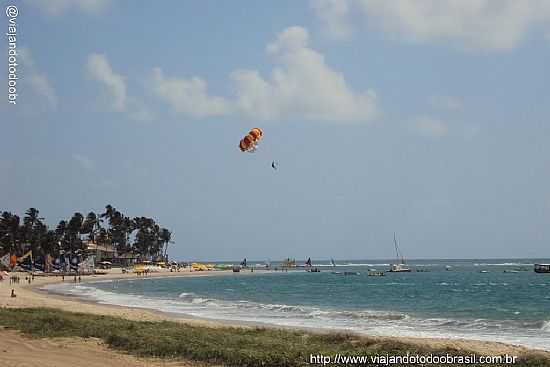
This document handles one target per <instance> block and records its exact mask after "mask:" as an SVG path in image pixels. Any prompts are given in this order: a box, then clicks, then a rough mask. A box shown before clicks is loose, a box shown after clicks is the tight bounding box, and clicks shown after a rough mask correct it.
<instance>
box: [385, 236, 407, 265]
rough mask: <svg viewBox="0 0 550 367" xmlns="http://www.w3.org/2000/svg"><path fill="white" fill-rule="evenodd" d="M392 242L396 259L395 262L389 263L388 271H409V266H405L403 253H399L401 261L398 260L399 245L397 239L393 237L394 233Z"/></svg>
mask: <svg viewBox="0 0 550 367" xmlns="http://www.w3.org/2000/svg"><path fill="white" fill-rule="evenodd" d="M393 244H394V245H395V254H396V258H397V261H396V263H395V264H391V266H390V270H389V272H391V273H410V272H411V268H409V267H407V266H406V264H405V259H404V258H403V255H401V262H399V246H398V245H397V239H396V238H395V233H394V234H393Z"/></svg>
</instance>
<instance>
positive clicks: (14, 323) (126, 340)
mask: <svg viewBox="0 0 550 367" xmlns="http://www.w3.org/2000/svg"><path fill="white" fill-rule="evenodd" d="M0 325H1V326H3V327H6V328H10V329H16V330H20V331H21V332H23V333H24V334H26V335H29V336H32V337H82V338H88V337H94V338H99V339H102V340H103V341H104V342H105V343H106V344H107V345H108V346H109V347H111V348H113V349H116V350H119V351H124V352H127V353H130V354H133V355H136V356H141V357H160V358H170V359H178V358H179V359H188V360H195V361H201V362H207V363H216V364H223V365H226V366H309V365H310V363H309V357H310V354H314V355H317V354H323V355H335V354H336V353H340V354H342V355H375V354H379V355H386V354H389V355H405V354H407V352H408V353H410V354H423V355H426V354H430V353H433V354H439V355H445V354H447V353H449V354H451V355H467V354H470V353H469V352H468V351H463V350H454V349H441V348H440V349H435V348H433V349H430V348H420V347H418V346H415V345H411V344H406V343H402V342H398V341H392V340H385V341H380V340H376V339H371V338H362V337H357V336H353V335H347V334H337V333H334V334H315V333H309V332H304V331H289V330H280V329H271V328H232V327H222V328H209V327H202V326H191V325H186V324H181V323H177V322H169V321H163V322H148V321H131V320H126V319H122V318H117V317H111V316H101V315H91V314H83V313H72V312H65V311H60V310H56V309H48V308H22V309H13V308H1V309H0ZM393 366H397V365H393ZM409 366H411V365H409ZM447 366H448V365H447ZM470 366H471V365H470ZM485 366H487V365H485ZM515 366H532V367H550V360H548V359H547V358H546V357H544V356H542V355H540V354H538V353H531V354H528V355H523V356H521V357H520V360H519V361H518V363H516V364H515Z"/></svg>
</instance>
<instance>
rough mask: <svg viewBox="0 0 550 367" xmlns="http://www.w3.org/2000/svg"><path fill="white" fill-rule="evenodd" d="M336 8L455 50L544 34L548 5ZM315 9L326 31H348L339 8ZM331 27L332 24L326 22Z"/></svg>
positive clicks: (491, 2)
mask: <svg viewBox="0 0 550 367" xmlns="http://www.w3.org/2000/svg"><path fill="white" fill-rule="evenodd" d="M345 4H346V5H345V6H344V5H340V7H345V8H346V9H347V8H348V7H356V8H358V9H360V12H361V13H362V14H363V15H364V16H365V18H366V23H367V24H368V25H369V26H370V27H371V28H378V29H381V30H382V31H384V32H385V33H387V34H389V35H390V37H392V38H394V39H399V40H404V41H407V42H412V43H427V42H440V43H446V44H450V45H452V46H453V47H456V48H459V49H470V50H472V49H477V50H509V49H512V48H514V47H516V46H518V44H519V43H520V42H521V41H522V40H523V39H524V38H525V37H526V35H527V34H528V32H529V31H531V30H534V29H537V28H542V29H544V28H545V27H546V29H548V28H549V27H548V24H550V1H548V0H445V1H441V0H416V1H409V0H391V1H388V0H347V1H346V3H345ZM314 9H315V13H316V15H317V16H318V17H319V19H320V20H321V21H322V22H323V23H324V24H326V27H327V30H328V31H330V29H331V24H336V25H337V28H336V29H338V27H341V28H342V29H346V25H347V26H348V27H352V24H351V21H350V20H349V17H346V16H345V15H346V14H347V12H348V11H347V10H346V11H342V10H341V9H340V8H339V7H338V6H333V7H331V6H328V5H327V6H324V7H322V8H321V9H322V11H319V10H318V9H317V8H314ZM331 22H332V23H331Z"/></svg>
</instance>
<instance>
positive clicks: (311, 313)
mask: <svg viewBox="0 0 550 367" xmlns="http://www.w3.org/2000/svg"><path fill="white" fill-rule="evenodd" d="M536 262H546V263H550V260H549V259H521V260H517V259H506V260H502V259H499V260H488V259H485V260H415V261H410V262H409V264H408V266H410V267H411V268H413V269H416V270H422V271H417V272H411V273H386V275H385V276H383V277H376V276H368V275H367V274H368V271H369V269H376V270H387V269H388V268H389V262H388V261H369V260H362V261H357V260H354V261H336V263H337V266H336V267H335V268H334V269H333V268H332V267H331V266H330V264H329V261H313V266H314V267H315V266H317V267H318V268H319V269H320V270H321V272H319V273H308V272H305V271H304V270H303V269H301V270H294V271H288V272H281V271H278V272H269V273H266V272H255V273H254V274H242V273H240V274H231V275H226V276H213V277H185V278H184V277H181V278H174V277H172V278H148V279H136V280H118V281H112V282H105V281H103V282H102V281H99V282H93V283H82V284H72V283H64V284H56V285H49V286H47V289H48V290H49V291H53V292H59V293H63V294H70V295H76V296H80V297H85V298H86V299H89V300H93V301H95V302H99V303H103V304H112V305H120V306H129V307H137V308H148V309H153V310H157V311H162V312H168V313H171V314H173V315H182V316H183V315H190V316H193V317H199V318H205V319H216V320H230V321H246V322H255V323H267V324H275V325H283V326H291V327H305V328H319V329H332V330H347V331H351V332H355V333H360V334H366V335H391V336H415V337H445V338H467V339H477V340H491V341H500V342H506V343H512V344H518V345H524V346H527V347H532V348H539V349H545V350H550V274H537V273H535V272H534V271H533V264H534V263H536ZM250 263H254V262H250ZM272 265H273V266H276V265H277V264H275V263H273V264H272ZM446 266H450V267H451V268H450V270H447V269H446ZM333 271H337V272H342V273H343V272H344V271H353V272H359V273H360V274H359V275H343V274H334V273H333ZM482 271H483V272H482ZM510 271H512V272H510ZM243 272H245V270H243ZM246 272H248V271H246Z"/></svg>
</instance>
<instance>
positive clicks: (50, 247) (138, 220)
mask: <svg viewBox="0 0 550 367" xmlns="http://www.w3.org/2000/svg"><path fill="white" fill-rule="evenodd" d="M171 238H172V233H171V232H170V231H169V230H168V229H166V228H162V227H160V226H159V225H158V224H157V223H156V222H155V220H154V219H152V218H148V217H134V218H130V217H128V216H126V215H124V214H123V213H122V212H120V211H118V210H117V209H116V208H114V207H112V206H111V205H107V206H106V207H105V211H104V212H103V213H99V214H98V213H94V212H93V211H91V212H89V213H88V214H87V215H86V216H84V215H83V214H82V213H79V212H76V213H74V214H73V216H72V217H71V218H70V219H68V220H61V221H60V222H59V224H58V225H57V227H56V228H55V229H53V228H49V227H48V226H47V225H46V224H45V223H44V218H42V217H40V212H39V211H38V210H37V209H36V208H29V209H28V210H27V211H26V212H25V215H24V217H23V220H21V218H20V217H19V216H18V215H16V214H13V213H11V212H8V211H4V212H2V215H1V217H0V256H2V255H4V254H6V253H9V254H12V255H16V256H21V255H23V254H24V253H26V252H28V251H29V250H31V251H32V255H33V258H35V259H36V258H45V257H46V255H50V256H53V257H58V256H59V255H60V254H62V253H76V252H79V250H85V241H89V242H93V243H96V244H98V245H111V246H112V247H113V249H115V250H116V251H117V253H118V254H122V253H127V252H130V251H132V252H134V253H135V254H138V255H139V256H140V258H141V259H142V260H145V259H149V258H159V257H161V258H164V259H166V258H167V251H168V245H169V244H170V243H172V241H171Z"/></svg>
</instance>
